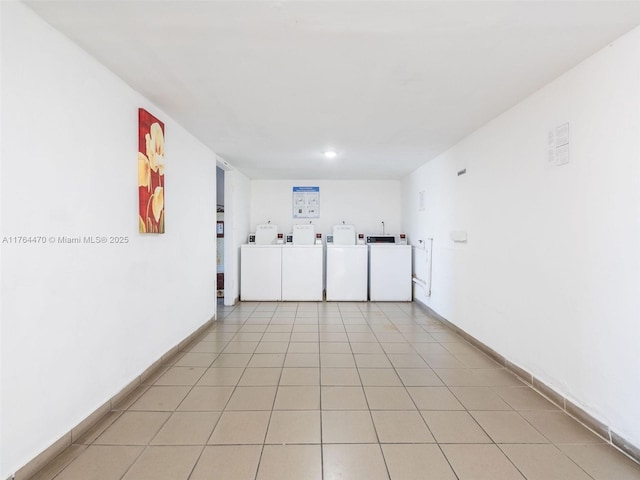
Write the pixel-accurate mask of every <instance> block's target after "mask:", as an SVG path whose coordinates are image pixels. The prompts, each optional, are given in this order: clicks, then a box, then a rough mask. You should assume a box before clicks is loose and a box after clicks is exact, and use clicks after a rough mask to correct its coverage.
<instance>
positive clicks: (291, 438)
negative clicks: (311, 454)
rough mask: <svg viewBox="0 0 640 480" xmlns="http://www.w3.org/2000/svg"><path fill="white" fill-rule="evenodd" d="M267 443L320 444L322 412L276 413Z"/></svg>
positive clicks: (296, 411)
mask: <svg viewBox="0 0 640 480" xmlns="http://www.w3.org/2000/svg"><path fill="white" fill-rule="evenodd" d="M265 443H270V444H273V443H279V444H287V443H288V444H291V443H296V444H300V443H320V411H318V410H316V411H311V410H292V411H274V412H273V413H272V414H271V421H270V422H269V429H268V430H267V440H266V442H265Z"/></svg>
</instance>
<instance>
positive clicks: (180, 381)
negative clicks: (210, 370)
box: [155, 367, 206, 385]
mask: <svg viewBox="0 0 640 480" xmlns="http://www.w3.org/2000/svg"><path fill="white" fill-rule="evenodd" d="M205 371H206V368H203V367H172V368H170V369H169V370H167V371H166V372H165V374H164V375H162V376H161V377H160V378H159V379H158V380H156V382H155V385H195V384H196V383H198V380H200V377H201V376H202V375H203V374H204V372H205Z"/></svg>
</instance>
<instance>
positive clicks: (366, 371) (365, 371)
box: [358, 368, 403, 387]
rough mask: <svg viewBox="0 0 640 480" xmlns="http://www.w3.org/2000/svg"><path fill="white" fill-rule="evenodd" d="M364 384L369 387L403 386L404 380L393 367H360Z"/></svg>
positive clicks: (359, 370)
mask: <svg viewBox="0 0 640 480" xmlns="http://www.w3.org/2000/svg"><path fill="white" fill-rule="evenodd" d="M358 373H359V374H360V380H361V381H362V385H365V386H369V387H402V386H403V385H402V381H401V380H400V377H399V376H398V374H397V373H396V371H395V370H394V369H393V368H361V369H358Z"/></svg>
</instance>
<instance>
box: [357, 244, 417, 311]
mask: <svg viewBox="0 0 640 480" xmlns="http://www.w3.org/2000/svg"><path fill="white" fill-rule="evenodd" d="M395 240H396V239H395V237H394V236H391V235H377V236H376V235H371V236H368V237H367V244H368V245H369V300H371V301H372V302H410V301H411V300H412V298H411V294H412V291H411V290H412V288H411V287H412V281H411V245H399V244H397V243H396V241H395Z"/></svg>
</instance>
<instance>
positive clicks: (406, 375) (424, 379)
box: [396, 368, 444, 387]
mask: <svg viewBox="0 0 640 480" xmlns="http://www.w3.org/2000/svg"><path fill="white" fill-rule="evenodd" d="M396 372H398V375H399V376H400V380H401V381H402V383H403V384H404V386H406V387H438V386H441V385H444V384H443V383H442V380H440V378H439V377H438V376H437V375H436V374H435V372H434V371H433V370H431V369H430V368H398V369H396Z"/></svg>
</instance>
